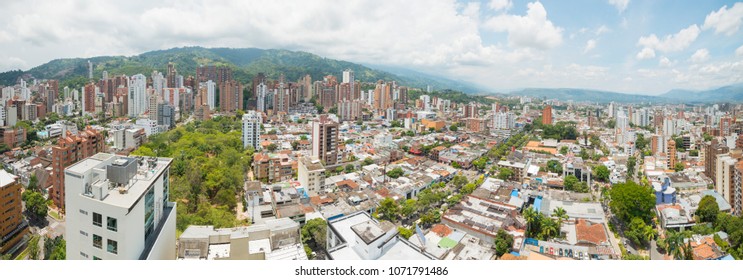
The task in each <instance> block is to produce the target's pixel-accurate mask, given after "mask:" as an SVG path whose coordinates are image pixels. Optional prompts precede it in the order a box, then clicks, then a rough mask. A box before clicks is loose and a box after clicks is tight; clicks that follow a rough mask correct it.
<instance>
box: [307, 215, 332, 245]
mask: <svg viewBox="0 0 743 280" xmlns="http://www.w3.org/2000/svg"><path fill="white" fill-rule="evenodd" d="M327 230H328V223H327V222H326V221H325V220H323V219H322V218H314V219H311V220H309V221H307V222H306V223H305V224H304V226H303V227H302V230H301V236H302V243H304V244H305V245H309V247H310V248H314V249H315V250H325V242H326V240H327V237H326V236H327Z"/></svg>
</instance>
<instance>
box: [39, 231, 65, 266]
mask: <svg viewBox="0 0 743 280" xmlns="http://www.w3.org/2000/svg"><path fill="white" fill-rule="evenodd" d="M44 259H45V260H64V259H67V242H65V240H64V239H63V238H62V236H61V235H60V236H57V237H55V238H47V239H46V240H44Z"/></svg>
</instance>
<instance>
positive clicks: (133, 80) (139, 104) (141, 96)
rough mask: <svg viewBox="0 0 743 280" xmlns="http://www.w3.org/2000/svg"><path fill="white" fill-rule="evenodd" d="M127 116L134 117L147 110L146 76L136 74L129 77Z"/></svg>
mask: <svg viewBox="0 0 743 280" xmlns="http://www.w3.org/2000/svg"><path fill="white" fill-rule="evenodd" d="M128 98H129V99H128V100H129V101H128V110H127V111H128V113H129V117H132V118H136V117H138V116H139V115H141V114H143V113H144V112H146V111H147V77H145V76H144V75H142V74H137V75H134V76H131V77H130V78H129V93H128Z"/></svg>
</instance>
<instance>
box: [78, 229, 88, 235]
mask: <svg viewBox="0 0 743 280" xmlns="http://www.w3.org/2000/svg"><path fill="white" fill-rule="evenodd" d="M80 234H82V235H84V236H88V233H87V232H84V231H82V230H81V231H80Z"/></svg>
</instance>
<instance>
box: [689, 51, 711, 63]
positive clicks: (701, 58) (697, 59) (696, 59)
mask: <svg viewBox="0 0 743 280" xmlns="http://www.w3.org/2000/svg"><path fill="white" fill-rule="evenodd" d="M708 59H709V51H708V50H707V49H698V50H697V51H696V52H694V54H693V55H691V57H690V58H689V60H691V62H693V63H702V62H705V61H707V60H708Z"/></svg>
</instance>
